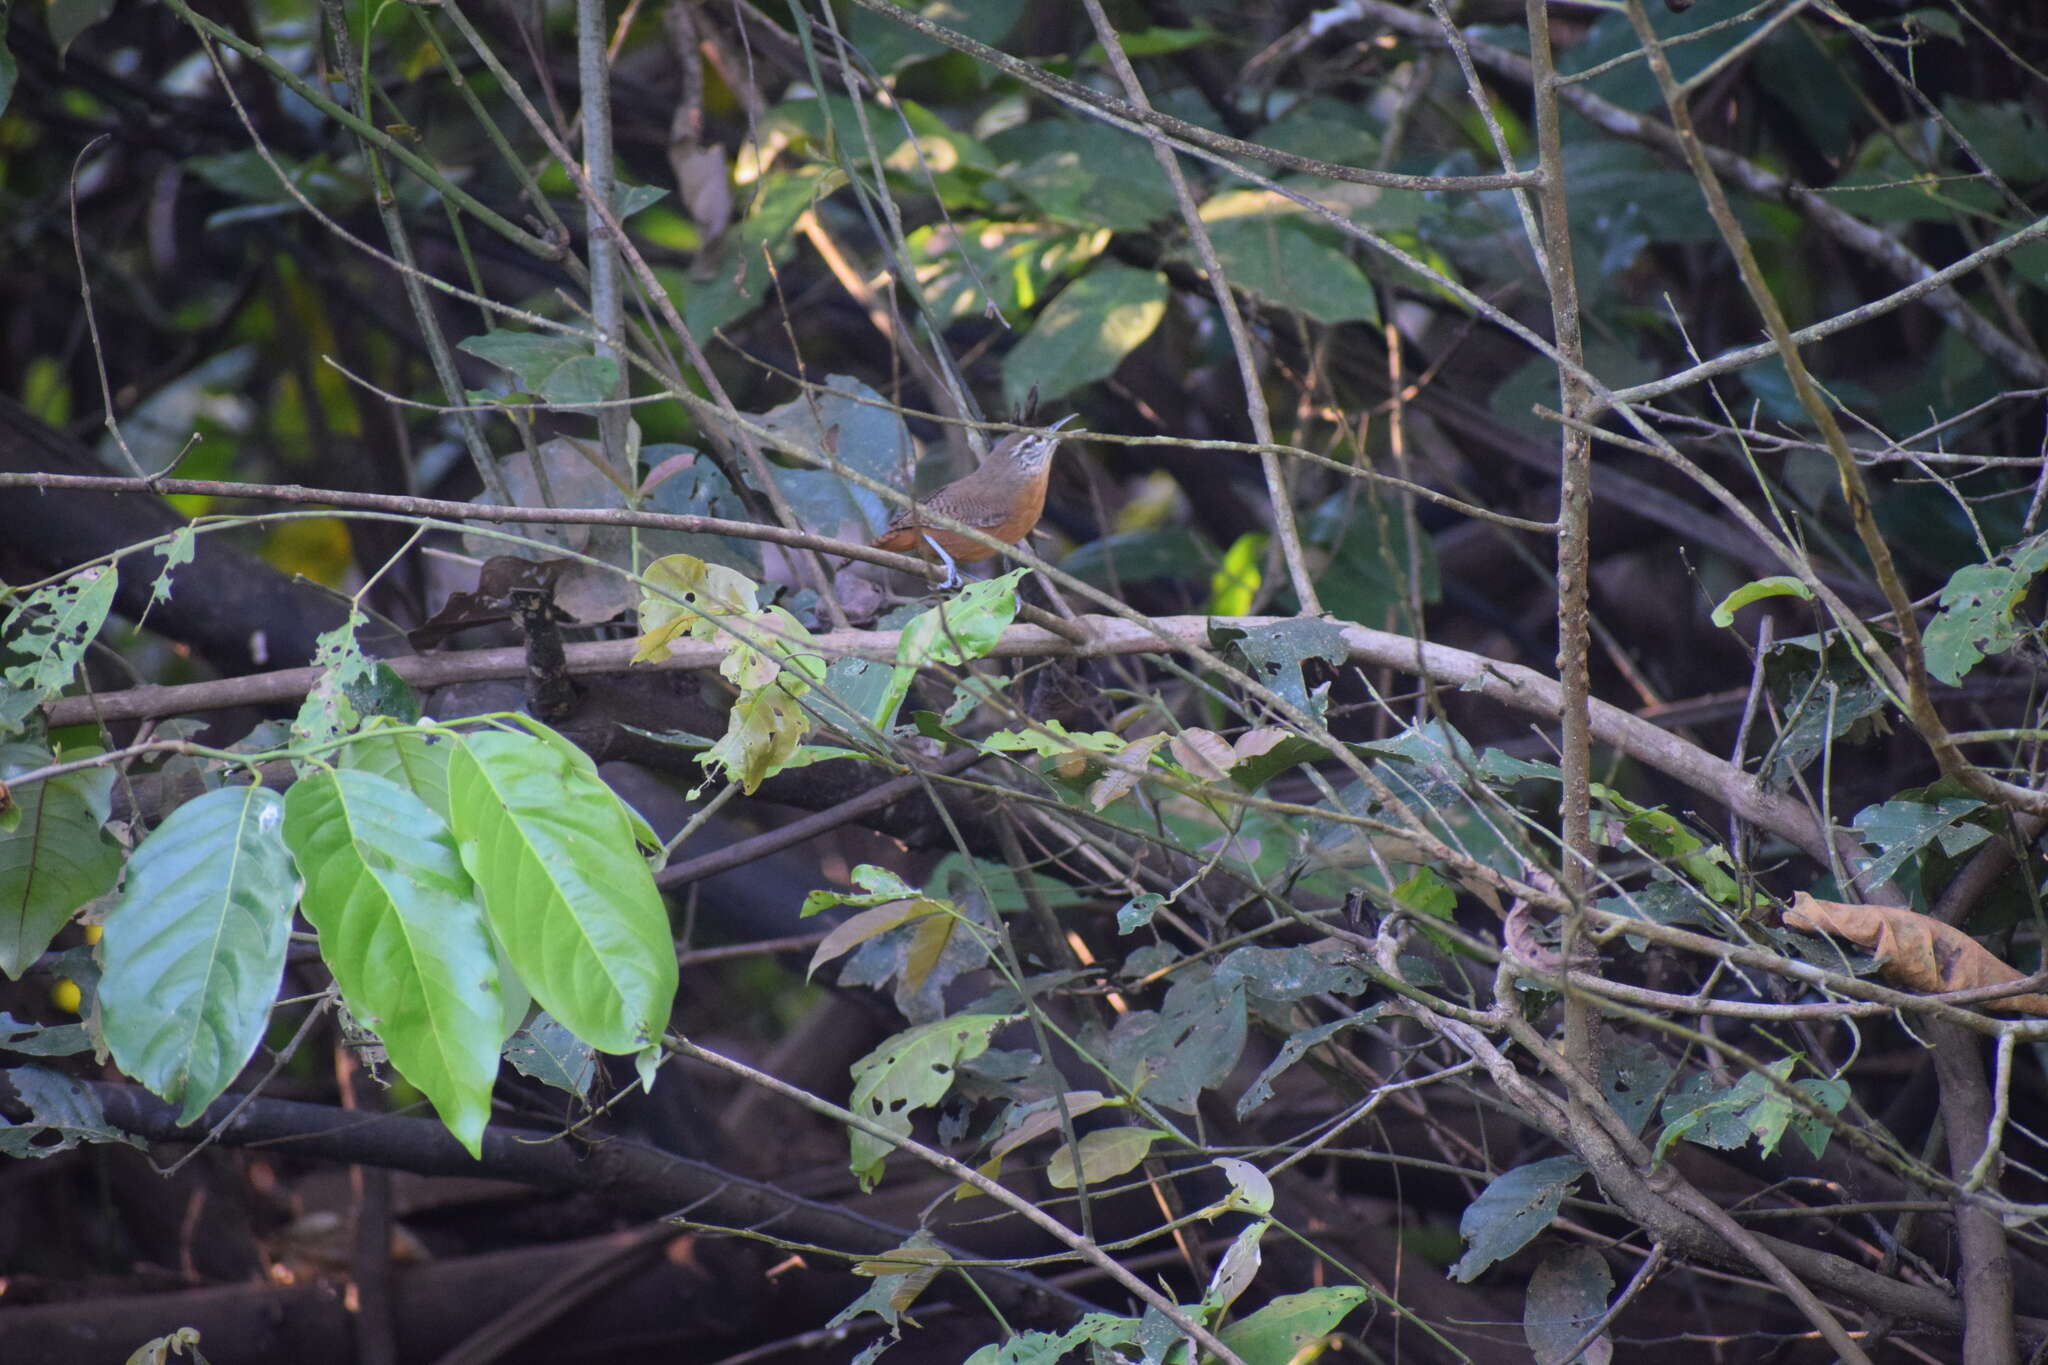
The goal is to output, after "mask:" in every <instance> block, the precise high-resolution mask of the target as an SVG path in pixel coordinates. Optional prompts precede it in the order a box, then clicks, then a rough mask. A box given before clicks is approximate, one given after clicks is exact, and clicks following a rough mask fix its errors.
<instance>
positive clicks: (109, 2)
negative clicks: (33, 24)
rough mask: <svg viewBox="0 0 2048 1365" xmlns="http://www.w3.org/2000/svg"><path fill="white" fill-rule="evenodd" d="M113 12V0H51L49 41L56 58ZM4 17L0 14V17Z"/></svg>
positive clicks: (60, 57)
mask: <svg viewBox="0 0 2048 1365" xmlns="http://www.w3.org/2000/svg"><path fill="white" fill-rule="evenodd" d="M113 12H114V0H51V3H50V12H49V25H50V42H51V44H52V45H53V46H54V47H55V48H56V49H57V56H58V58H59V59H60V60H61V59H62V58H63V56H64V54H65V53H66V52H69V51H70V50H71V45H72V44H73V43H75V42H77V41H78V39H79V38H80V37H81V36H82V35H83V34H84V33H85V31H86V30H87V29H89V28H91V27H92V26H93V25H94V24H97V23H99V22H100V21H101V20H103V19H105V18H106V17H107V16H108V15H110V14H112V13H113ZM4 17H5V16H4V14H0V18H4Z"/></svg>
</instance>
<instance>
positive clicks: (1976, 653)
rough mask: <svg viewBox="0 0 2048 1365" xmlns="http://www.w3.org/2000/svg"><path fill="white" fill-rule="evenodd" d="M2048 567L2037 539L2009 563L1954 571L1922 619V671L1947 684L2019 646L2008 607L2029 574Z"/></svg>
mask: <svg viewBox="0 0 2048 1365" xmlns="http://www.w3.org/2000/svg"><path fill="white" fill-rule="evenodd" d="M2044 568H2048V539H2042V540H2037V541H2035V542H2034V543H2033V544H2031V545H2029V546H2027V547H2026V548H2025V549H2023V550H2021V551H2020V552H2019V553H2017V554H2015V555H2014V556H2013V557H2012V559H2011V562H2010V563H2000V562H1999V561H1997V560H1993V561H1992V562H1991V563H1989V564H1971V565H1968V566H1966V567H1964V568H1961V569H1957V570H1956V571H1955V574H1954V575H1953V576H1952V577H1950V579H1949V580H1948V586H1946V587H1944V588H1943V589H1942V590H1941V606H1940V609H1939V610H1938V611H1937V612H1935V615H1934V619H1933V620H1932V621H1929V622H1928V623H1927V632H1926V637H1925V640H1926V646H1927V671H1928V672H1930V673H1932V674H1933V675H1934V676H1935V677H1937V678H1939V679H1941V680H1942V681H1943V682H1945V683H1947V684H1949V685H1950V686H1951V687H1953V686H1955V685H1956V684H1957V683H1959V682H1961V681H1962V680H1963V675H1964V674H1966V673H1968V672H1969V671H1970V670H1971V669H1973V668H1975V667H1976V666H1977V665H1978V664H1980V663H1982V662H1983V661H1984V656H1985V655H1987V654H2003V653H2005V651H2007V650H2008V649H2011V648H2012V647H2013V646H2014V645H2016V644H2018V643H2019V641H2020V638H2021V632H2019V631H2017V630H2015V629H2014V628H2013V620H2012V614H2013V608H2015V607H2017V606H2018V605H2019V602H2020V599H2021V598H2022V597H2024V596H2026V594H2027V589H2028V588H2030V587H2031V586H2032V585H2033V582H2034V578H2035V576H2036V575H2038V574H2039V573H2040V572H2041V570H2042V569H2044Z"/></svg>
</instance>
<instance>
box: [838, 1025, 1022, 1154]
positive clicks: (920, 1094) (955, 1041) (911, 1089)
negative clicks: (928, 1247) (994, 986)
mask: <svg viewBox="0 0 2048 1365" xmlns="http://www.w3.org/2000/svg"><path fill="white" fill-rule="evenodd" d="M1008 1018H1009V1016H1008V1015H1002V1014H962V1015H958V1016H956V1017H954V1018H951V1019H940V1020H937V1021H935V1022H933V1023H929V1024H922V1025H919V1026H918V1027H917V1028H913V1029H907V1030H905V1031H904V1032H902V1033H899V1034H897V1035H896V1036H895V1037H894V1038H891V1039H889V1041H887V1042H886V1043H883V1044H882V1045H881V1046H880V1047H878V1048H876V1049H875V1050H874V1051H873V1052H870V1053H869V1054H868V1055H867V1056H865V1057H863V1058H861V1059H860V1060H859V1061H857V1062H855V1063H854V1064H853V1098H852V1099H851V1100H850V1101H849V1102H848V1107H849V1108H850V1109H852V1110H853V1112H854V1113H856V1114H858V1115H860V1116H861V1117H862V1118H864V1119H867V1120H868V1121H870V1122H872V1123H874V1124H876V1125H878V1126H880V1127H881V1128H883V1129H885V1130H887V1131H888V1132H890V1133H895V1134H900V1135H901V1136H903V1137H909V1136H910V1116H911V1114H912V1113H913V1112H914V1111H916V1110H919V1109H924V1108H928V1107H930V1106H931V1105H934V1104H937V1103H938V1102H939V1101H940V1100H942V1099H944V1098H945V1097H946V1092H947V1091H948V1090H950V1089H952V1086H953V1072H954V1068H956V1067H957V1066H959V1064H960V1063H962V1062H964V1061H968V1060H970V1059H971V1058H975V1057H979V1056H980V1055H981V1054H982V1053H984V1052H986V1051H988V1040H989V1035H990V1034H992V1033H994V1032H995V1031H996V1029H997V1028H998V1027H999V1026H1001V1025H1002V1024H1003V1023H1005V1022H1006V1021H1007V1020H1008ZM852 1141H853V1160H852V1166H853V1173H854V1175H855V1176H856V1177H857V1178H858V1179H859V1180H860V1187H861V1188H862V1189H863V1190H871V1189H873V1188H874V1187H875V1182H876V1181H878V1180H880V1179H881V1178H882V1165H883V1163H884V1162H885V1161H887V1160H888V1157H889V1153H890V1152H891V1151H893V1150H894V1149H895V1145H894V1144H893V1143H891V1142H889V1141H888V1140H887V1139H885V1138H881V1137H877V1136H875V1135H874V1134H872V1133H868V1132H866V1131H863V1130H862V1129H859V1128H855V1129H853V1130H852Z"/></svg>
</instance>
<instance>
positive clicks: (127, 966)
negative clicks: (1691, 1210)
mask: <svg viewBox="0 0 2048 1365" xmlns="http://www.w3.org/2000/svg"><path fill="white" fill-rule="evenodd" d="M283 825H284V800H283V798H281V797H280V796H278V794H277V793H276V792H273V791H270V790H268V789H266V788H263V787H223V788H221V789H220V790H218V791H211V792H208V793H206V794H205V795H204V796H201V797H198V798H197V799H195V800H192V801H188V802H186V803H185V804H184V805H183V806H180V807H179V808H178V809H177V810H176V811H173V812H172V813H171V817H170V818H169V819H168V820H165V821H164V822H163V824H161V825H159V826H158V827H157V828H156V830H155V832H154V833H152V834H151V835H150V836H149V837H148V838H147V839H145V840H143V842H142V847H140V848H138V849H136V850H135V856H134V857H133V858H131V859H129V861H128V876H127V882H126V885H125V886H124V887H123V888H122V891H121V898H120V900H118V901H117V902H115V904H114V907H113V908H112V909H111V910H109V911H108V912H107V917H106V924H105V937H104V938H103V939H101V941H100V956H101V961H102V962H103V963H104V965H105V971H104V973H103V974H102V976H101V978H100V1013H101V1017H102V1019H103V1021H104V1027H105V1031H106V1038H107V1045H108V1046H109V1047H110V1048H112V1049H113V1053H114V1060H115V1061H116V1062H117V1063H119V1064H120V1067H121V1069H122V1070H123V1071H125V1072H127V1073H128V1074H129V1075H130V1076H133V1077H134V1078H135V1079H136V1080H138V1081H140V1082H142V1083H143V1084H144V1085H146V1086H148V1087H149V1088H150V1089H151V1090H153V1091H155V1092H156V1093H157V1094H159V1095H161V1096H163V1097H164V1098H165V1099H166V1100H169V1101H170V1102H171V1103H173V1104H177V1105H180V1106H182V1107H181V1111H180V1113H179V1117H178V1122H180V1123H191V1122H193V1121H194V1120H195V1119H197V1118H198V1117H199V1115H200V1114H201V1113H202V1112H204V1111H205V1109H206V1106H207V1105H209V1104H211V1103H213V1101H214V1100H215V1099H217V1098H218V1097H219V1096H220V1093H221V1092H222V1091H223V1090H226V1089H227V1088H228V1084H229V1083H230V1082H231V1081H233V1080H234V1079H235V1075H236V1073H238V1072H239V1071H240V1070H241V1069H242V1066H243V1064H244V1063H246V1062H247V1061H248V1060H249V1057H250V1054H252V1053H254V1052H255V1050H256V1044H257V1043H259V1042H261V1041H262V1039H263V1029H264V1025H265V1024H266V1023H268V1022H269V1019H270V1006H271V1003H272V1001H273V1000H275V999H276V996H277V986H278V982H279V981H280V980H281V979H282V978H283V975H284V950H285V943H286V941H287V938H288V937H289V935H290V933H291V922H292V903H293V902H294V901H295V900H296V899H297V898H298V882H297V878H296V877H295V876H294V874H293V870H292V861H291V855H290V853H289V852H288V851H287V850H286V848H285V843H284V831H283Z"/></svg>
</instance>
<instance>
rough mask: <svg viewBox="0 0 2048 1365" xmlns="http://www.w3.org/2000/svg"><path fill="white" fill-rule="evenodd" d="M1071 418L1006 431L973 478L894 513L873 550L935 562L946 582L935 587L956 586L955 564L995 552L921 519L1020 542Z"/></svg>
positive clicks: (1034, 520) (1034, 519)
mask: <svg viewBox="0 0 2048 1365" xmlns="http://www.w3.org/2000/svg"><path fill="white" fill-rule="evenodd" d="M1075 416H1076V414H1072V413H1070V414H1068V415H1067V416H1065V417H1062V418H1060V420H1059V421H1057V422H1054V423H1053V424H1052V425H1051V426H1049V427H1047V428H1045V429H1044V430H1043V431H1013V432H1011V433H1010V434H1009V435H1008V436H1005V437H1004V438H1003V439H1002V440H1000V441H998V442H996V444H995V446H994V448H993V449H991V450H990V451H989V453H988V458H986V459H984V460H983V461H982V462H981V466H980V467H979V468H978V469H976V470H975V471H974V472H973V473H972V474H966V475H962V476H961V477H960V478H957V479H955V480H953V482H951V483H949V484H947V485H946V486H945V487H944V488H941V489H938V490H936V491H934V492H933V493H931V494H930V495H929V496H926V497H923V498H920V499H918V500H917V501H916V502H913V503H912V504H911V505H910V506H908V507H906V508H904V509H903V510H902V511H900V512H898V513H897V514H896V517H895V519H894V520H892V521H891V522H890V523H889V529H888V530H886V531H884V532H882V534H881V536H880V537H879V538H877V539H876V540H875V542H874V547H875V548H876V549H878V550H894V551H896V552H897V553H898V554H905V553H908V554H915V555H919V556H922V557H923V558H925V559H937V560H938V561H939V562H940V563H942V564H944V565H945V566H946V579H945V581H944V582H943V583H941V584H939V586H940V587H941V588H956V587H958V586H959V585H960V582H961V579H960V568H959V566H960V565H962V564H977V563H980V562H981V561H982V560H984V559H992V558H994V557H995V554H996V551H995V550H994V549H992V548H991V547H989V546H987V545H984V544H982V543H981V542H980V541H978V540H970V539H968V538H967V537H966V536H963V535H961V534H960V533H959V532H958V531H949V530H947V529H946V528H945V527H943V526H933V525H929V524H928V523H927V522H926V520H925V518H926V517H927V516H928V515H937V516H942V517H950V518H951V519H952V520H954V521H957V522H961V523H962V524H964V525H967V526H972V527H973V528H974V529H975V530H977V531H980V532H982V533H983V534H984V535H987V536H989V537H991V538H993V539H995V540H1000V541H1002V542H1003V543H1005V544H1007V545H1015V544H1017V543H1018V542H1020V541H1022V540H1023V539H1024V537H1026V536H1028V535H1030V534H1031V532H1032V529H1033V528H1034V527H1036V526H1037V525H1038V518H1039V516H1040V514H1042V513H1043V512H1044V511H1045V485H1046V480H1047V479H1049V478H1050V477H1051V476H1052V455H1053V452H1054V451H1055V450H1058V449H1059V445H1060V428H1061V427H1063V426H1065V425H1066V424H1067V423H1069V422H1071V421H1073V420H1074V417H1075Z"/></svg>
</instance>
